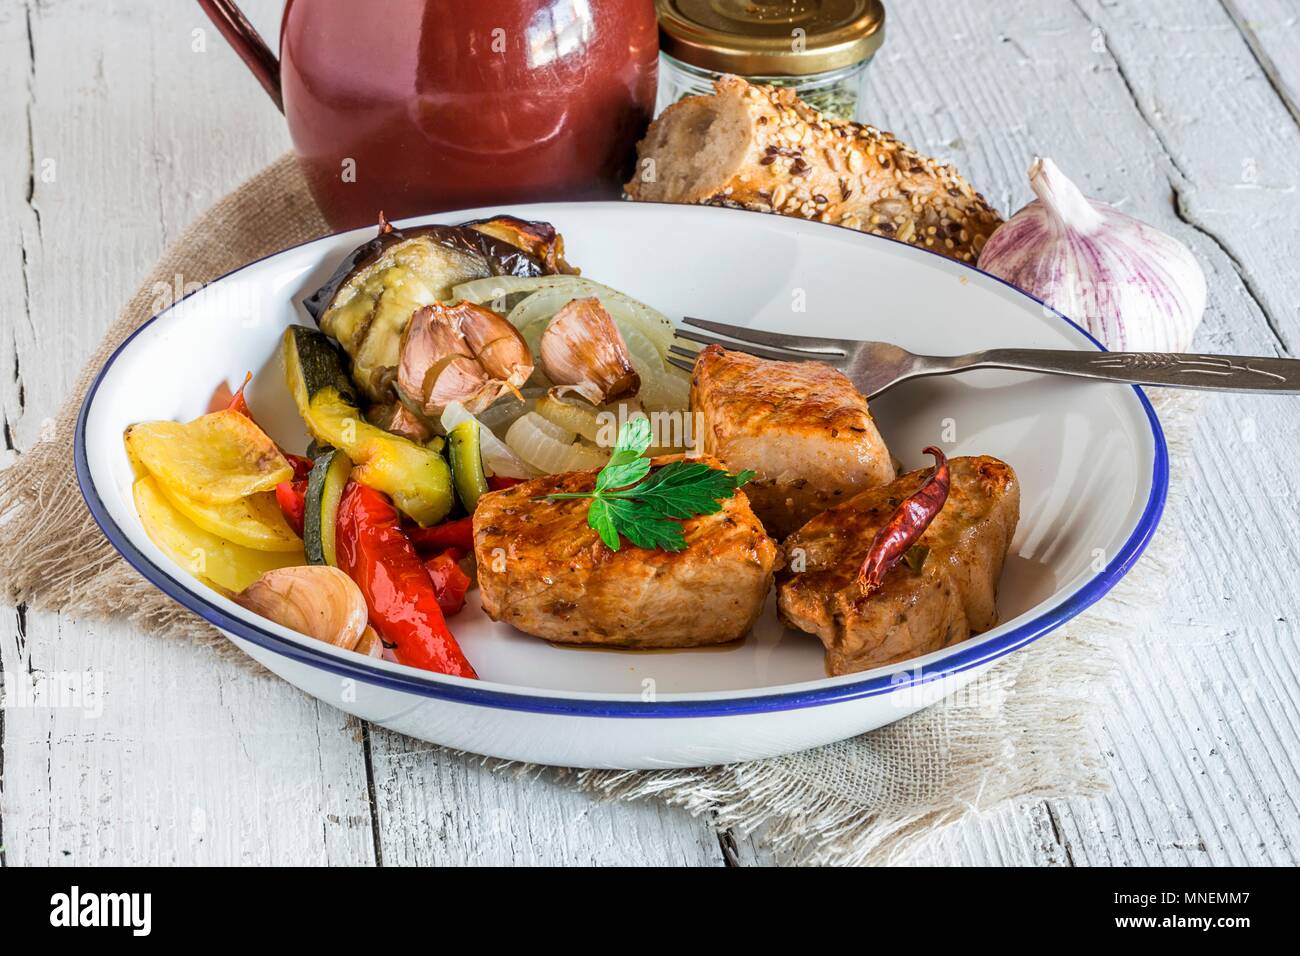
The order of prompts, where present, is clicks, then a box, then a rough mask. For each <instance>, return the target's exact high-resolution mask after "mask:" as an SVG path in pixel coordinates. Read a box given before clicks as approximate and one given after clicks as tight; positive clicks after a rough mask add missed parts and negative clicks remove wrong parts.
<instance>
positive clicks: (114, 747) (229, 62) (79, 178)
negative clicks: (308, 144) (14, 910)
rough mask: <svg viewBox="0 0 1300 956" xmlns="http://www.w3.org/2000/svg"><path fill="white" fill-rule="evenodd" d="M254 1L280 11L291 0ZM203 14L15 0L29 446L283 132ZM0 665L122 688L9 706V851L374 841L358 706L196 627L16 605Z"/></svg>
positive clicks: (12, 357) (294, 851)
mask: <svg viewBox="0 0 1300 956" xmlns="http://www.w3.org/2000/svg"><path fill="white" fill-rule="evenodd" d="M249 6H250V7H251V8H253V11H254V13H255V14H259V15H260V18H261V19H263V20H265V19H267V17H268V16H274V12H275V11H274V8H276V7H277V6H278V5H277V4H275V3H273V2H269V0H259V2H257V3H255V4H249ZM201 23H202V19H201V13H200V12H199V10H198V7H197V6H196V5H193V4H183V5H182V4H166V5H163V4H151V5H147V6H143V7H142V6H138V5H137V6H133V7H119V6H117V5H109V4H102V3H97V2H93V0H63V2H60V3H57V4H35V3H29V4H26V5H25V6H24V5H19V4H9V5H6V6H5V8H4V12H3V14H0V51H3V54H4V55H3V56H0V70H3V71H4V74H3V78H4V82H3V83H0V104H2V105H0V121H3V122H4V123H5V128H6V129H9V130H15V131H18V132H19V139H18V141H19V143H20V144H22V145H21V148H20V149H19V150H17V151H14V150H5V151H4V153H3V159H2V160H0V161H2V162H3V163H4V165H3V167H0V172H2V173H3V176H2V178H0V201H2V202H3V209H4V218H5V221H6V222H16V223H18V224H19V227H20V228H19V235H18V237H17V241H18V246H17V247H14V246H13V245H7V246H6V247H5V254H4V256H3V257H2V260H3V264H2V265H0V268H2V269H4V270H5V272H4V273H3V279H4V281H5V284H6V288H10V289H15V288H18V287H19V286H18V284H17V283H11V282H10V279H11V278H12V277H13V270H14V269H15V264H17V267H18V268H20V269H21V271H22V275H23V277H24V279H25V282H26V288H27V289H28V291H29V295H28V303H27V308H26V309H23V310H22V312H21V314H20V317H19V319H18V320H17V321H16V322H12V323H5V324H4V333H3V348H4V352H3V356H4V358H3V360H0V367H3V369H4V370H5V373H6V374H4V375H0V381H2V382H3V383H4V384H3V386H2V387H3V392H2V393H0V394H3V407H4V409H5V415H6V420H7V421H8V422H9V425H10V431H11V433H12V435H13V440H14V443H15V445H16V447H18V448H22V447H25V446H26V445H27V444H29V443H30V442H31V441H33V440H34V439H35V438H36V437H37V436H38V435H39V434H40V429H41V422H42V421H43V420H44V419H45V418H46V417H47V416H49V415H51V414H52V413H53V411H54V409H55V408H56V407H57V404H58V402H59V401H60V399H61V396H62V395H63V393H64V391H65V390H66V388H67V387H68V385H69V383H70V382H71V381H72V379H73V378H74V377H75V376H76V375H77V373H78V371H79V365H78V363H79V362H80V361H81V359H82V357H83V356H84V355H85V354H87V353H88V352H89V351H90V349H91V348H92V347H93V345H94V343H95V341H96V340H97V339H98V337H99V335H100V333H101V331H102V330H103V328H104V327H105V326H106V324H107V323H108V322H109V320H110V319H111V318H112V316H113V314H114V312H115V311H116V309H117V307H118V304H119V303H120V302H122V301H124V300H125V298H126V296H127V295H128V294H129V292H130V291H131V290H132V289H133V288H134V287H135V285H136V282H137V281H138V277H139V276H140V275H141V274H142V273H143V272H144V271H145V270H146V269H147V268H148V267H149V266H150V265H151V263H152V262H153V261H154V260H155V259H156V258H157V256H158V255H159V253H160V252H161V250H162V246H163V244H164V242H165V241H166V240H167V239H169V238H173V237H175V236H176V235H177V234H178V233H179V231H180V230H181V229H182V228H183V227H184V225H185V224H186V223H187V222H188V221H189V220H190V219H191V218H192V217H193V216H194V215H195V214H196V213H197V212H198V211H199V210H201V209H202V208H204V207H205V206H207V205H208V204H209V203H210V202H211V201H212V200H213V199H215V198H216V197H217V196H219V195H221V194H222V193H224V192H225V191H227V190H229V189H230V188H231V187H233V186H234V185H235V184H236V183H237V182H238V181H239V180H240V179H242V178H243V177H244V176H245V175H247V174H248V173H249V172H251V171H253V170H255V169H257V168H258V167H259V166H261V165H263V164H264V163H266V162H267V161H269V160H270V159H271V158H273V157H274V156H276V155H278V154H279V153H280V152H282V151H283V150H284V148H285V146H286V136H285V134H284V131H283V130H282V128H281V120H280V119H279V117H278V115H277V114H276V112H275V110H274V108H273V107H271V106H270V104H269V102H268V103H261V102H258V101H257V99H256V96H260V95H261V94H260V93H257V94H256V96H255V95H254V94H255V90H254V89H248V88H247V87H246V86H245V82H246V78H245V77H244V76H243V75H242V71H243V67H242V66H241V65H240V64H239V63H238V62H237V61H235V59H234V57H233V55H232V54H230V52H229V51H228V50H225V51H222V50H221V49H220V47H219V46H218V45H217V44H219V43H220V42H221V41H220V39H219V38H218V37H217V36H216V34H215V31H212V32H211V35H210V36H209V41H210V42H209V48H208V51H207V52H206V53H198V52H194V51H192V49H191V41H192V35H191V30H192V29H195V28H198V27H199V26H200V25H201ZM105 38H109V39H107V40H106V39H105ZM211 41H215V43H214V42H211ZM233 90H244V94H245V95H234V96H232V95H231V93H230V91H233ZM250 100H251V104H250V102H249V101H250ZM29 114H30V121H31V125H30V135H31V139H30V143H31V149H30V150H28V148H27V135H28V134H27V132H26V131H27V130H28V125H27V117H28V115H29ZM15 152H16V153H17V154H18V159H19V160H20V161H19V162H15V158H14V156H15ZM43 174H44V175H43ZM29 190H30V194H29ZM0 242H5V243H13V242H14V236H13V233H12V231H11V230H5V234H4V236H3V237H0ZM11 304H12V303H11ZM11 364H13V366H14V368H15V369H16V372H15V374H14V375H13V376H10V375H9V374H8V371H9V369H10V367H11ZM20 621H21V626H20ZM0 661H2V662H3V668H4V671H5V673H6V674H8V675H9V676H10V679H11V680H13V679H16V678H17V677H18V676H20V675H27V674H30V673H35V674H38V675H39V674H48V675H71V674H79V673H85V672H89V673H90V674H91V675H93V676H94V677H95V679H100V680H102V681H103V686H104V689H105V690H104V698H103V704H104V706H103V713H102V715H100V716H98V717H87V716H86V715H85V714H84V713H83V712H82V711H80V710H77V709H75V708H58V709H53V710H51V709H48V708H41V707H24V706H7V707H6V709H5V711H4V727H3V732H4V740H3V748H4V750H3V773H4V779H3V782H4V790H3V796H2V800H3V802H2V803H0V814H2V815H3V826H4V843H5V848H6V857H5V859H6V862H7V863H11V864H25V863H40V864H57V863H63V862H68V863H122V864H136V863H202V862H207V863H239V862H242V863H257V864H271V863H330V862H339V863H365V862H369V861H370V860H371V859H372V858H373V837H372V833H371V821H370V814H369V806H368V800H367V792H366V778H365V764H364V760H363V753H362V748H361V745H360V742H359V736H358V732H357V728H356V727H355V726H353V722H351V721H349V720H348V719H347V718H346V717H345V716H344V715H343V714H342V713H341V712H339V711H336V710H333V709H332V708H328V707H326V706H324V705H321V704H319V703H317V702H316V701H314V700H311V699H309V698H307V697H305V696H304V695H302V694H300V693H299V692H297V691H295V690H293V689H292V688H290V687H288V686H287V685H284V684H282V683H280V682H278V681H272V680H268V679H266V678H263V677H254V676H251V675H250V673H249V672H248V671H247V670H244V669H243V668H240V667H238V666H235V665H232V664H229V663H223V662H221V661H219V660H218V659H217V658H216V657H215V656H214V655H212V654H210V653H208V652H205V651H200V650H196V649H195V648H192V647H189V646H186V645H184V644H182V643H173V642H169V641H167V640H166V639H165V638H158V637H145V636H143V635H139V634H135V633H132V632H131V631H130V630H128V629H127V628H124V627H120V626H116V625H111V624H101V623H88V622H70V621H67V620H64V619H62V618H61V617H60V616H59V615H55V614H47V613H35V612H33V613H31V614H25V621H22V619H21V618H20V617H19V616H17V615H15V613H14V612H13V611H12V610H8V609H6V610H5V611H4V612H3V614H0Z"/></svg>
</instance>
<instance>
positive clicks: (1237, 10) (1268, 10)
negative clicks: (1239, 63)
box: [1223, 0, 1300, 123]
mask: <svg viewBox="0 0 1300 956" xmlns="http://www.w3.org/2000/svg"><path fill="white" fill-rule="evenodd" d="M1223 8H1224V10H1225V11H1227V14H1228V16H1229V17H1230V18H1231V19H1232V22H1233V24H1234V25H1235V26H1236V28H1237V30H1238V31H1239V32H1240V33H1241V36H1242V39H1243V40H1245V42H1246V45H1247V46H1248V47H1249V48H1250V52H1251V55H1252V56H1253V57H1254V58H1255V63H1256V64H1257V65H1258V66H1259V71H1260V73H1261V75H1262V76H1263V77H1264V79H1265V80H1266V81H1267V82H1268V84H1269V86H1271V87H1272V88H1273V92H1274V93H1276V94H1277V97H1278V99H1279V100H1281V101H1282V103H1283V105H1284V106H1286V109H1287V112H1288V113H1290V114H1291V118H1292V119H1294V120H1295V121H1296V122H1297V123H1300V10H1297V9H1296V6H1295V4H1294V3H1292V2H1291V0H1223Z"/></svg>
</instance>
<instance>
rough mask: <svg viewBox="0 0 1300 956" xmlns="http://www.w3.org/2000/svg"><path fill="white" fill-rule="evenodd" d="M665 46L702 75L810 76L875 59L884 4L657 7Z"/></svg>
mask: <svg viewBox="0 0 1300 956" xmlns="http://www.w3.org/2000/svg"><path fill="white" fill-rule="evenodd" d="M655 6H656V7H657V8H658V13H659V46H660V49H662V50H663V51H664V52H665V53H667V54H668V55H669V56H672V57H675V58H676V59H678V60H681V61H682V62H683V63H689V64H690V65H691V66H695V67H698V68H700V69H702V70H711V71H713V72H715V73H736V74H738V75H740V76H807V75H808V74H810V73H824V72H826V71H828V70H838V69H842V68H843V67H846V66H852V65H854V64H855V63H859V62H861V61H862V60H865V59H867V58H868V57H869V56H871V55H872V54H873V53H875V52H876V50H878V49H880V44H881V43H882V42H883V41H884V39H885V7H884V4H883V3H881V0H655Z"/></svg>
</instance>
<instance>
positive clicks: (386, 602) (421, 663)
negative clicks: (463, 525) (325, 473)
mask: <svg viewBox="0 0 1300 956" xmlns="http://www.w3.org/2000/svg"><path fill="white" fill-rule="evenodd" d="M334 547H335V551H336V553H337V556H338V562H339V567H340V568H341V569H342V570H343V571H344V572H345V573H346V574H347V575H348V577H350V578H352V580H353V581H355V582H356V583H357V586H358V587H359V588H361V594H362V595H363V596H364V597H365V599H366V607H367V608H368V609H369V611H370V624H371V626H372V627H373V628H374V629H375V630H376V631H378V632H379V634H380V636H381V637H383V639H384V640H385V641H386V642H387V643H389V644H395V645H396V647H394V648H393V651H394V654H395V655H396V657H397V659H398V661H400V662H401V663H403V664H408V665H410V666H411V667H419V668H422V669H424V670H428V671H437V672H438V673H441V674H452V675H454V676H456V677H477V676H478V674H476V673H475V672H474V668H473V667H472V666H471V665H470V663H469V661H468V660H466V659H465V655H464V653H463V652H462V651H461V649H460V645H459V644H458V643H456V638H455V637H454V636H452V633H451V631H450V630H449V629H448V628H447V622H446V620H445V619H444V618H443V614H442V609H441V608H440V607H439V606H438V595H437V592H436V591H435V590H434V586H433V580H432V579H431V578H430V577H429V572H428V569H426V568H425V566H424V563H423V562H422V561H421V560H420V556H419V555H418V554H416V552H415V547H414V545H412V544H411V541H410V539H409V538H407V536H406V535H405V534H404V533H403V532H402V524H401V517H400V516H399V515H398V513H397V509H396V508H394V507H393V504H392V502H390V501H389V500H388V497H387V496H386V495H384V494H383V493H382V492H378V491H375V490H374V489H373V488H368V487H367V486H365V485H363V484H361V483H360V482H356V481H350V482H348V484H347V487H346V488H345V489H344V490H343V498H342V500H341V501H340V502H339V513H338V526H337V533H336V535H335V545H334Z"/></svg>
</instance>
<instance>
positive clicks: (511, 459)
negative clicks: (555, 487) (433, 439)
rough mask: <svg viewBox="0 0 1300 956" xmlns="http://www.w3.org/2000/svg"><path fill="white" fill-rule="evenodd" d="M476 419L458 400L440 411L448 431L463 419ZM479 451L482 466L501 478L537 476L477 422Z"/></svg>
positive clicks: (443, 424) (503, 443)
mask: <svg viewBox="0 0 1300 956" xmlns="http://www.w3.org/2000/svg"><path fill="white" fill-rule="evenodd" d="M471 420H474V421H477V419H475V418H474V416H473V415H471V414H470V413H469V412H467V411H466V410H465V406H464V405H461V404H460V403H459V402H452V403H451V404H450V405H448V406H447V409H446V411H444V412H443V413H442V419H441V423H442V427H443V429H444V430H446V431H448V432H450V431H451V430H452V429H453V428H455V427H456V426H457V425H459V424H460V423H461V422H464V421H471ZM479 425H480V427H479V435H478V443H479V452H480V453H481V454H482V456H483V467H485V468H486V469H487V470H488V471H489V472H491V473H492V474H494V475H500V476H501V477H502V478H534V477H536V476H537V470H536V469H535V468H531V467H530V466H529V465H528V464H527V463H526V462H524V461H523V460H521V459H520V458H519V456H518V455H516V454H515V453H514V452H513V451H511V450H510V447H509V446H508V445H507V444H506V443H505V442H503V441H502V440H501V439H499V438H497V436H496V435H494V434H493V433H492V430H491V429H490V428H484V427H482V422H479Z"/></svg>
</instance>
